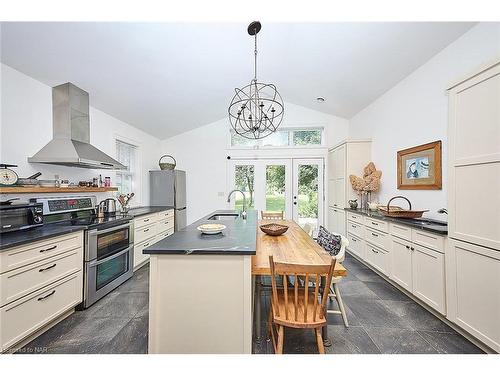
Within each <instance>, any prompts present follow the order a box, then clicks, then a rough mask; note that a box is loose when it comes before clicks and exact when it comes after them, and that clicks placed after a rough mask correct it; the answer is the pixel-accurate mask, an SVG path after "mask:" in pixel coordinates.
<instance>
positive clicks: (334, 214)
mask: <svg viewBox="0 0 500 375" xmlns="http://www.w3.org/2000/svg"><path fill="white" fill-rule="evenodd" d="M328 230H329V231H330V232H334V233H338V234H341V235H342V236H345V235H346V231H345V211H344V210H343V209H338V208H333V207H329V208H328Z"/></svg>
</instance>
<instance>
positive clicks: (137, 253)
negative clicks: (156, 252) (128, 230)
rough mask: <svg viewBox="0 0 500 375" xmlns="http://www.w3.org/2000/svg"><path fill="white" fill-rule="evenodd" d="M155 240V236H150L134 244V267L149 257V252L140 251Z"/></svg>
mask: <svg viewBox="0 0 500 375" xmlns="http://www.w3.org/2000/svg"><path fill="white" fill-rule="evenodd" d="M155 242H156V237H154V238H150V239H149V240H147V241H143V242H141V243H140V244H138V245H135V246H134V268H135V267H137V266H138V265H139V264H141V263H143V262H144V261H145V260H146V259H148V258H149V254H144V253H143V252H142V251H143V250H144V249H145V248H146V247H148V246H151V245H152V244H154V243H155Z"/></svg>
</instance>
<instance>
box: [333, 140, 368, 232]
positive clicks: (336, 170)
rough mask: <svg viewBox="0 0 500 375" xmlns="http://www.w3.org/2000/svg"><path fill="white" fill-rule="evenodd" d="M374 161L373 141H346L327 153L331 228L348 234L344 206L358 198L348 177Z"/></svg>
mask: <svg viewBox="0 0 500 375" xmlns="http://www.w3.org/2000/svg"><path fill="white" fill-rule="evenodd" d="M370 161H371V141H370V140H346V141H344V142H342V143H340V144H338V145H337V146H335V147H334V148H332V149H331V150H330V151H329V153H328V173H327V176H328V229H329V230H330V231H332V232H335V233H340V234H342V235H343V236H345V235H346V227H345V226H346V219H345V211H344V207H348V203H347V202H348V201H349V200H350V199H358V201H359V196H358V195H357V194H356V193H355V192H354V190H353V189H352V187H351V183H350V182H349V175H350V174H355V175H361V174H362V173H363V168H364V167H365V166H366V165H367V164H368V163H369V162H370Z"/></svg>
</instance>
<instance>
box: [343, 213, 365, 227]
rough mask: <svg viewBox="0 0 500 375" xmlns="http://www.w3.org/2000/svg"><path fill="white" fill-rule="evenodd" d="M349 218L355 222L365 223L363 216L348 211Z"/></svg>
mask: <svg viewBox="0 0 500 375" xmlns="http://www.w3.org/2000/svg"><path fill="white" fill-rule="evenodd" d="M347 220H351V221H354V222H355V223H358V224H361V225H363V216H361V215H360V214H355V213H353V212H350V211H347Z"/></svg>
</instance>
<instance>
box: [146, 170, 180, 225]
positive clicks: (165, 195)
mask: <svg viewBox="0 0 500 375" xmlns="http://www.w3.org/2000/svg"><path fill="white" fill-rule="evenodd" d="M149 180H150V184H149V192H150V195H149V197H150V201H151V205H152V206H173V207H174V209H175V230H176V231H178V230H179V229H182V228H184V227H185V226H186V172H185V171H179V170H176V169H174V170H173V171H172V170H165V171H149Z"/></svg>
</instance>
